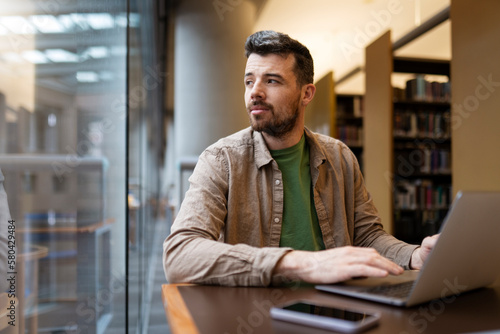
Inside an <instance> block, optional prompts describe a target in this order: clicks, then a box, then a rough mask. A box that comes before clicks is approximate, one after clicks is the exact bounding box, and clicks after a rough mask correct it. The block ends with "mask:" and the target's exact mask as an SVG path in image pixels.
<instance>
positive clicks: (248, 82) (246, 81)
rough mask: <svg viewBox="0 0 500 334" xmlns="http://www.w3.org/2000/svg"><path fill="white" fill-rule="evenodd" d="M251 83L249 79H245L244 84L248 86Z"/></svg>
mask: <svg viewBox="0 0 500 334" xmlns="http://www.w3.org/2000/svg"><path fill="white" fill-rule="evenodd" d="M252 83H253V81H251V80H245V86H250V85H251V84H252Z"/></svg>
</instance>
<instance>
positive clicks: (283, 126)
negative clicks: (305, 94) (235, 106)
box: [248, 97, 300, 139]
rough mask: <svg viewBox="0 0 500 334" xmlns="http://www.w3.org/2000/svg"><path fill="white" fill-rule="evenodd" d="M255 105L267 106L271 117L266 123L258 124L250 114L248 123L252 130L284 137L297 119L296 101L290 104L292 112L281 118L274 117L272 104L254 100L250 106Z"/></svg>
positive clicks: (257, 118)
mask: <svg viewBox="0 0 500 334" xmlns="http://www.w3.org/2000/svg"><path fill="white" fill-rule="evenodd" d="M299 99H300V97H299ZM256 105H262V106H264V107H266V108H268V109H269V110H270V111H271V114H272V116H273V119H272V120H271V121H269V122H268V123H264V124H259V123H258V122H254V121H253V120H252V117H251V116H250V125H251V127H252V129H253V130H254V131H257V132H264V133H267V134H268V135H270V136H272V137H274V138H277V139H282V138H284V137H286V135H287V134H289V133H290V132H291V131H292V130H293V129H294V128H295V125H296V124H297V120H298V119H299V107H298V101H296V102H295V103H293V104H291V107H292V108H293V110H294V112H293V113H292V114H291V115H286V116H287V117H286V118H283V119H276V115H275V113H274V107H273V106H272V105H270V104H267V103H263V102H258V101H256V102H254V103H253V104H252V105H251V106H256ZM248 110H250V107H248ZM254 117H255V119H256V120H259V116H254Z"/></svg>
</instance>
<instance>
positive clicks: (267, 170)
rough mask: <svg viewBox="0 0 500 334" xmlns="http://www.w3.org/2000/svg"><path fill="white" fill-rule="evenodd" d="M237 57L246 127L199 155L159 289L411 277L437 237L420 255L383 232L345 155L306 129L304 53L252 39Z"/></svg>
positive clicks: (298, 47)
mask: <svg viewBox="0 0 500 334" xmlns="http://www.w3.org/2000/svg"><path fill="white" fill-rule="evenodd" d="M245 51H246V56H247V58H248V60H247V65H246V69H245V76H244V83H245V87H246V89H245V102H246V106H247V112H248V115H249V118H250V123H251V127H250V128H247V129H245V130H242V131H240V132H238V133H236V134H233V135H231V136H229V137H226V138H223V139H221V140H219V141H218V142H217V143H215V144H214V145H212V146H210V147H209V148H207V149H206V150H205V151H204V152H203V153H202V154H201V156H200V158H199V161H198V164H197V166H196V168H195V170H194V172H193V175H192V176H191V178H190V183H191V185H190V189H189V190H188V191H187V193H186V196H185V199H184V201H183V203H182V206H181V209H180V211H179V213H178V215H177V218H176V220H175V222H174V224H173V226H172V231H171V234H170V236H169V237H168V238H167V239H166V240H165V243H164V255H163V256H164V269H165V273H166V277H167V280H168V281H169V282H171V283H174V282H192V283H205V284H221V285H245V286H250V285H252V286H268V285H270V284H279V283H280V282H283V281H287V280H300V281H305V282H309V283H334V282H339V281H343V280H346V279H349V278H352V277H357V276H376V277H381V276H386V275H388V274H393V275H398V274H401V273H402V272H403V268H406V269H408V268H415V269H418V268H420V267H421V265H422V263H423V261H424V260H425V258H426V257H427V255H428V253H429V252H430V250H431V249H432V247H433V245H434V243H435V239H436V237H432V238H427V239H425V240H424V242H423V243H422V247H418V246H416V245H408V244H406V243H403V242H401V241H399V240H397V239H395V238H394V237H392V236H391V235H389V234H387V233H386V232H384V230H383V229H382V225H381V224H380V219H379V217H378V216H377V211H376V209H375V207H374V205H373V202H372V199H371V197H370V195H369V193H368V192H367V191H366V189H365V186H364V182H363V177H362V175H361V172H360V170H359V166H358V163H357V161H356V158H355V157H354V155H353V154H352V152H351V151H350V150H349V149H348V148H347V147H346V146H345V145H344V144H343V143H341V142H340V141H338V140H335V139H333V138H330V137H327V136H323V135H319V134H315V133H312V132H311V131H309V130H308V129H306V128H305V126H304V113H305V109H306V106H307V105H308V104H309V102H311V100H312V99H313V97H314V93H315V86H314V85H313V75H314V70H313V60H312V57H311V55H310V53H309V51H308V50H307V48H306V47H305V46H303V45H302V44H300V43H299V42H298V41H296V40H293V39H291V38H290V37H289V36H288V35H285V34H281V33H276V32H274V31H261V32H257V33H255V34H253V35H251V36H250V37H249V38H248V39H247V42H246V44H245Z"/></svg>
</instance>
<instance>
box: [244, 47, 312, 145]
mask: <svg viewBox="0 0 500 334" xmlns="http://www.w3.org/2000/svg"><path fill="white" fill-rule="evenodd" d="M294 65H295V58H294V56H293V55H288V56H287V57H286V58H284V57H282V56H280V55H276V54H269V55H265V56H260V55H258V54H255V53H252V54H251V55H250V56H249V57H248V60H247V66H246V69H245V103H246V107H247V112H248V116H249V117H250V124H251V126H252V128H253V129H254V130H255V131H263V132H265V133H267V134H269V135H271V136H273V137H277V138H282V137H283V136H285V135H286V134H287V133H289V132H290V131H291V130H292V129H294V127H295V126H296V124H297V119H298V117H299V115H300V112H301V111H300V100H301V95H302V93H301V88H300V87H299V86H298V85H297V78H296V76H295V73H294V71H293V67H294Z"/></svg>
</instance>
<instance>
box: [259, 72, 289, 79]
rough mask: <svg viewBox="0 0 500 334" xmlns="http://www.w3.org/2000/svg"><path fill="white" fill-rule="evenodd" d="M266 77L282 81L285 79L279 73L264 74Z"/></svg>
mask: <svg viewBox="0 0 500 334" xmlns="http://www.w3.org/2000/svg"><path fill="white" fill-rule="evenodd" d="M264 76H266V77H275V78H279V79H282V80H284V79H285V78H284V77H283V76H282V75H281V74H278V73H266V74H264Z"/></svg>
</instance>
